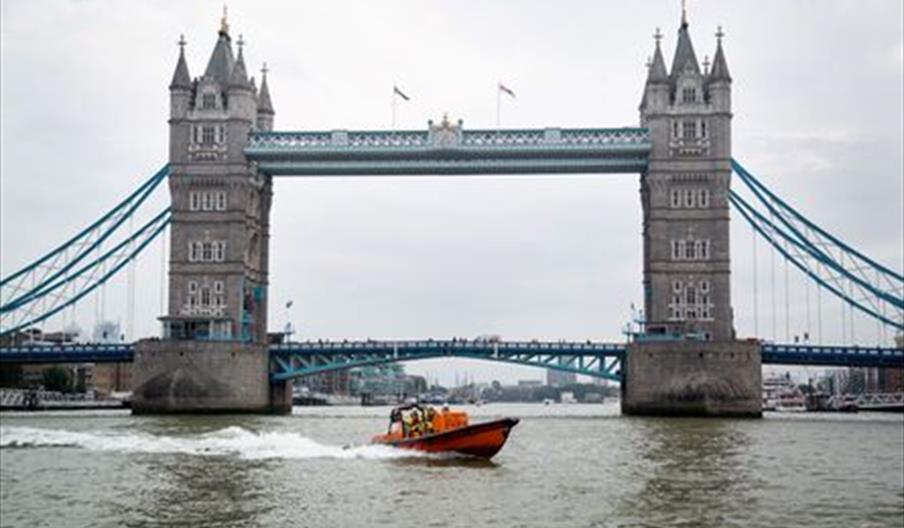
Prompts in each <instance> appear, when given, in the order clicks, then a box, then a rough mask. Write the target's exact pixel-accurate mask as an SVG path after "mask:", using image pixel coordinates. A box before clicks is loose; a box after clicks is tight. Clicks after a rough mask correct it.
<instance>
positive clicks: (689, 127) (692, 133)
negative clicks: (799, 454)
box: [681, 121, 697, 139]
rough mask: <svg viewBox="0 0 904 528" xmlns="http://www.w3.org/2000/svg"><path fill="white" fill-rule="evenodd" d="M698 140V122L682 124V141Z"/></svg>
mask: <svg viewBox="0 0 904 528" xmlns="http://www.w3.org/2000/svg"><path fill="white" fill-rule="evenodd" d="M696 138H697V122H696V121H682V122H681V139H696Z"/></svg>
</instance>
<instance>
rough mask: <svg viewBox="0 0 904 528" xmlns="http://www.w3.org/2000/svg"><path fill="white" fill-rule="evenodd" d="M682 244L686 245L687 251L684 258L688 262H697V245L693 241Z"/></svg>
mask: <svg viewBox="0 0 904 528" xmlns="http://www.w3.org/2000/svg"><path fill="white" fill-rule="evenodd" d="M681 243H682V244H683V245H684V249H685V252H684V258H686V259H687V260H697V245H696V244H695V243H694V242H693V241H691V240H688V241H686V242H685V241H684V240H682V241H681Z"/></svg>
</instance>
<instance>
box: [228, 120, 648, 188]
mask: <svg viewBox="0 0 904 528" xmlns="http://www.w3.org/2000/svg"><path fill="white" fill-rule="evenodd" d="M650 148H651V144H650V133H649V131H648V130H647V129H645V128H632V127H623V128H537V129H518V130H463V129H462V127H461V124H460V123H459V124H458V125H451V124H449V123H448V122H444V123H443V124H442V125H440V126H434V125H432V124H431V126H430V128H429V129H428V130H406V131H390V130H366V131H349V130H333V131H310V132H308V131H306V132H255V133H253V134H251V135H250V136H249V138H248V145H247V146H246V147H245V155H246V156H247V157H248V159H250V160H252V161H254V162H256V163H257V164H258V168H259V169H260V170H261V171H263V172H265V173H267V174H270V175H274V176H337V175H362V174H366V175H406V174H407V175H411V174H429V175H450V174H562V173H565V174H567V173H613V172H617V173H640V172H643V171H644V170H646V168H647V161H648V157H649V154H650Z"/></svg>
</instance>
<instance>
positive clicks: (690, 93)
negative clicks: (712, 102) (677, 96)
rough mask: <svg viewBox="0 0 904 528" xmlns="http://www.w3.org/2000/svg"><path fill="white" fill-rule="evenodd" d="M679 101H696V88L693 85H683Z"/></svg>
mask: <svg viewBox="0 0 904 528" xmlns="http://www.w3.org/2000/svg"><path fill="white" fill-rule="evenodd" d="M681 102H682V103H695V102H697V89H696V88H693V87H685V88H682V89H681Z"/></svg>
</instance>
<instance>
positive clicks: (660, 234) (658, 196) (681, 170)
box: [622, 14, 762, 416]
mask: <svg viewBox="0 0 904 528" xmlns="http://www.w3.org/2000/svg"><path fill="white" fill-rule="evenodd" d="M717 37H718V38H717V44H716V53H715V56H714V62H713V66H712V70H709V69H708V68H707V67H706V66H704V68H703V69H702V70H701V68H700V64H699V63H698V61H697V56H696V54H695V53H694V47H693V44H692V43H691V37H690V33H689V31H688V23H687V18H686V15H685V14H683V15H682V20H681V26H680V27H679V29H678V42H677V45H676V47H675V56H674V58H673V60H672V67H671V70H670V71H666V68H665V62H664V60H663V58H662V52H661V50H660V45H659V40H660V39H661V35H660V34H659V30H658V29H657V31H656V35H655V38H656V49H655V51H654V55H653V58H652V59H651V61H650V63H649V64H648V74H647V82H646V86H645V87H644V93H643V99H642V101H641V104H640V121H641V126H643V127H645V128H647V129H648V130H649V134H650V142H651V150H650V157H649V162H648V165H647V169H646V171H645V172H644V173H643V174H642V175H641V179H640V195H641V203H642V205H643V248H644V250H643V253H644V262H643V285H644V309H645V319H646V336H645V337H646V338H645V339H638V340H637V341H635V342H633V343H630V344H629V346H628V354H627V355H626V360H625V364H624V368H623V371H622V380H623V382H622V411H623V412H625V413H626V414H654V415H668V414H679V415H686V414H690V415H716V416H725V415H733V416H759V415H760V414H761V385H760V380H761V376H762V375H761V372H760V366H761V359H760V351H759V347H758V346H757V345H756V344H755V343H747V342H738V341H735V339H734V338H735V332H734V327H733V322H732V317H733V315H732V308H731V291H730V288H731V281H730V275H729V273H730V252H729V223H728V222H729V210H728V192H729V184H730V181H731V118H732V115H731V77H730V76H729V74H728V64H727V62H726V60H725V53H724V51H723V50H722V31H721V29H720V30H719V32H718V33H717ZM704 64H705V63H704Z"/></svg>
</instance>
